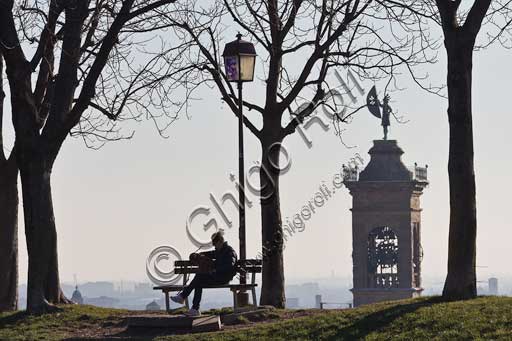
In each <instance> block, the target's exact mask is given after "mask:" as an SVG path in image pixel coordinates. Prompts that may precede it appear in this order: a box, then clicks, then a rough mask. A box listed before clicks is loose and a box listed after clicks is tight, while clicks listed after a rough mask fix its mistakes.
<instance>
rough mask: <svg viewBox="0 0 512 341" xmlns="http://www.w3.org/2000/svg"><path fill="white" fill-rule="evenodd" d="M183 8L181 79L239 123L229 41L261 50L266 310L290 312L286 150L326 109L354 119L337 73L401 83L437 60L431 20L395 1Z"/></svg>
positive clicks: (297, 0)
mask: <svg viewBox="0 0 512 341" xmlns="http://www.w3.org/2000/svg"><path fill="white" fill-rule="evenodd" d="M383 3H386V2H385V1H384V2H383ZM175 6H176V10H175V12H174V15H167V16H166V20H164V21H163V23H162V25H169V26H172V27H173V29H174V30H173V32H174V35H175V36H176V37H177V38H179V39H180V40H181V41H183V42H184V45H183V47H182V48H181V49H180V50H179V51H178V53H179V55H180V56H181V59H180V63H176V64H175V70H177V73H176V76H175V79H176V84H177V86H178V85H179V86H181V87H184V88H185V90H186V92H185V98H189V97H190V96H191V93H192V92H193V91H194V90H196V89H198V88H199V87H200V86H201V84H203V83H206V84H211V85H212V86H213V87H215V88H216V89H217V90H218V91H219V93H220V96H221V98H222V100H223V101H224V102H225V103H227V105H228V107H229V109H230V110H231V112H232V113H233V114H235V116H238V115H239V107H238V103H239V98H238V95H237V93H236V89H234V86H233V85H232V84H231V83H229V82H228V81H227V78H226V75H225V73H224V71H223V65H222V57H221V56H220V53H222V45H221V44H222V43H226V42H227V41H226V40H228V39H229V40H231V39H230V37H231V34H232V36H233V37H234V34H235V33H236V31H235V30H240V31H241V32H242V33H243V34H244V35H246V36H247V38H246V39H250V40H252V41H253V42H254V43H256V45H257V51H258V54H259V61H260V62H259V63H258V66H257V72H258V73H257V75H256V79H258V78H260V79H262V80H263V82H262V83H263V86H264V95H263V99H261V100H260V101H255V100H254V98H255V97H254V96H252V97H251V96H248V97H249V99H248V100H244V102H243V106H245V107H246V108H247V109H248V110H249V111H250V112H251V113H256V116H255V118H254V119H249V117H248V116H246V117H244V118H243V121H244V124H245V126H246V127H247V128H248V129H249V130H250V131H251V133H252V134H253V135H254V136H256V138H257V139H258V140H259V142H260V144H261V168H260V199H261V200H260V202H261V232H262V244H263V245H262V249H263V250H262V255H263V276H262V279H263V281H262V291H261V299H260V303H261V304H270V305H273V306H276V307H284V303H285V293H284V269H283V232H282V221H281V210H280V195H279V193H280V186H279V174H280V161H279V155H280V148H279V147H280V144H281V143H282V142H283V140H284V139H285V138H286V137H287V136H289V135H291V134H293V133H294V132H295V131H296V129H297V127H298V125H300V124H301V123H303V122H304V120H306V119H307V118H308V117H310V116H311V115H313V113H314V111H315V109H316V108H317V107H318V106H319V105H320V104H328V105H329V106H330V107H331V109H334V110H333V111H331V113H333V112H337V113H339V115H337V116H336V115H333V117H334V118H336V119H338V120H341V121H346V119H347V117H346V115H344V114H342V112H343V111H342V105H343V104H349V103H341V101H340V97H339V96H336V95H333V92H331V91H330V90H333V89H335V88H337V87H336V86H334V84H335V81H333V80H335V78H334V75H333V74H331V71H332V69H334V68H337V67H339V69H340V70H342V66H343V67H352V72H354V73H358V74H359V75H360V76H361V77H366V78H371V79H372V80H377V79H379V78H385V77H392V74H393V73H394V71H395V70H398V69H400V67H401V66H405V67H407V70H408V71H410V72H412V70H413V68H414V67H415V66H417V65H418V64H420V63H422V62H429V61H432V59H431V58H429V57H427V56H426V54H425V53H426V52H425V50H426V49H427V48H426V47H427V46H425V45H421V44H416V42H418V41H419V37H418V35H420V34H422V33H421V31H420V30H416V29H415V28H414V27H416V25H418V24H419V23H424V21H425V18H424V15H423V14H422V13H414V12H412V11H409V12H407V13H403V11H402V13H401V12H400V11H395V10H394V9H393V4H392V3H391V4H387V3H386V4H382V3H379V2H373V1H359V0H346V1H334V0H319V1H313V0H282V1H281V0H269V1H261V0H224V1H222V0H217V1H211V2H210V3H209V5H208V4H207V3H205V2H201V1H199V2H196V1H188V2H177V3H176V4H175ZM392 18H400V19H401V20H402V21H401V23H400V25H398V26H397V27H395V28H391V27H390V19H392ZM228 27H229V29H228ZM226 32H231V34H230V35H226ZM261 65H262V66H263V69H261ZM415 79H416V80H418V81H419V79H418V78H415ZM255 86H257V85H254V86H253V85H251V87H255ZM338 90H339V88H338ZM341 91H343V90H341ZM336 100H338V101H336ZM304 103H306V104H304ZM301 104H302V105H301ZM258 126H261V127H260V128H258Z"/></svg>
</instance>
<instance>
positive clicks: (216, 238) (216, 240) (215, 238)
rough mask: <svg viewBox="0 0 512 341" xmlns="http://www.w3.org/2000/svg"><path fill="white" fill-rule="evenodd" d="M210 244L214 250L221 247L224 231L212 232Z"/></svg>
mask: <svg viewBox="0 0 512 341" xmlns="http://www.w3.org/2000/svg"><path fill="white" fill-rule="evenodd" d="M212 244H213V246H215V249H216V250H218V249H220V248H221V247H222V244H224V231H222V230H219V231H217V232H215V233H214V234H212Z"/></svg>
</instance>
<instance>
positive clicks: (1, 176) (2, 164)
mask: <svg viewBox="0 0 512 341" xmlns="http://www.w3.org/2000/svg"><path fill="white" fill-rule="evenodd" d="M3 66H4V63H3V57H2V54H1V53H0V312H1V311H8V310H17V309H18V165H17V164H16V157H15V152H11V154H10V156H9V157H8V158H6V156H5V154H4V144H3V131H2V129H3V118H4V117H3V114H4V98H5V93H4V90H3Z"/></svg>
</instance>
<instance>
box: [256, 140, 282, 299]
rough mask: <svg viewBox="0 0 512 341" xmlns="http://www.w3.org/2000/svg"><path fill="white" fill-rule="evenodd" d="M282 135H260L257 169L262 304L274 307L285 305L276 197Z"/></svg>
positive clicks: (278, 211) (278, 213)
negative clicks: (259, 186) (260, 153)
mask: <svg viewBox="0 0 512 341" xmlns="http://www.w3.org/2000/svg"><path fill="white" fill-rule="evenodd" d="M281 141H282V138H278V137H272V136H265V134H263V136H262V138H261V146H262V161H261V165H262V167H261V168H260V185H261V228H262V255H263V273H262V286H261V297H260V304H261V305H271V306H274V307H276V308H284V307H285V290H284V264H283V229H282V221H281V205H280V200H279V198H280V197H279V173H280V171H279V145H276V143H278V144H280V143H281Z"/></svg>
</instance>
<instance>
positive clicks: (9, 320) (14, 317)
mask: <svg viewBox="0 0 512 341" xmlns="http://www.w3.org/2000/svg"><path fill="white" fill-rule="evenodd" d="M28 316H29V315H28V313H27V312H26V311H25V310H20V311H18V312H16V313H13V314H9V315H7V316H4V317H0V329H3V328H7V327H9V326H11V325H14V324H16V323H18V322H20V321H23V320H24V319H26V318H27V317H28Z"/></svg>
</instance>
